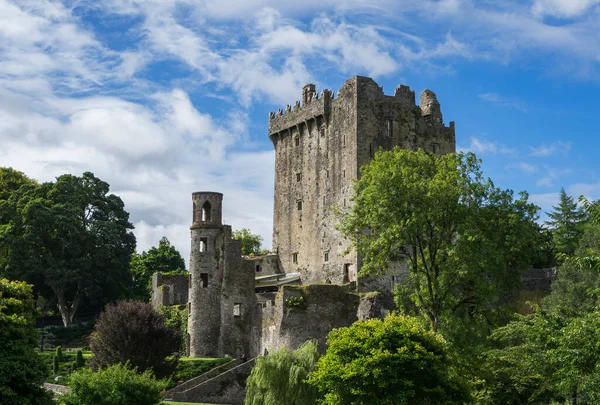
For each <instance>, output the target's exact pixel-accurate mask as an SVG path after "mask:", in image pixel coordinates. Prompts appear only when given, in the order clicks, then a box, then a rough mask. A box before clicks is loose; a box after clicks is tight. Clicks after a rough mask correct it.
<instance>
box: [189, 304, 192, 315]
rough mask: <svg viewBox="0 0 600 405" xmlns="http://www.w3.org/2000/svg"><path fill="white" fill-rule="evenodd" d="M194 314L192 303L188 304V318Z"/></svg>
mask: <svg viewBox="0 0 600 405" xmlns="http://www.w3.org/2000/svg"><path fill="white" fill-rule="evenodd" d="M191 313H192V302H191V301H190V302H188V316H190V314H191Z"/></svg>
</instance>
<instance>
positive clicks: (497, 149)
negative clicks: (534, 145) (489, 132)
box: [458, 137, 517, 156]
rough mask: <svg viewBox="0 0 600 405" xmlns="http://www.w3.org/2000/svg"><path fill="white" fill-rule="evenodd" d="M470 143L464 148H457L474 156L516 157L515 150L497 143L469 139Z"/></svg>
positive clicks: (473, 138)
mask: <svg viewBox="0 0 600 405" xmlns="http://www.w3.org/2000/svg"><path fill="white" fill-rule="evenodd" d="M470 141H471V143H470V145H469V146H466V147H458V149H459V150H463V151H470V152H473V153H475V154H481V155H486V154H493V155H495V154H502V155H513V156H515V155H517V150H516V149H513V148H508V147H506V146H504V145H502V144H500V143H498V142H494V141H488V140H486V139H480V138H476V137H471V139H470Z"/></svg>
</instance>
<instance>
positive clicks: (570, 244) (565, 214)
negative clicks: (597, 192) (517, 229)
mask: <svg viewBox="0 0 600 405" xmlns="http://www.w3.org/2000/svg"><path fill="white" fill-rule="evenodd" d="M546 214H548V217H549V218H550V220H548V221H546V225H548V226H549V227H550V230H551V232H552V236H553V238H554V243H555V245H556V251H557V252H559V253H564V254H567V255H572V254H573V253H574V252H575V249H576V248H577V245H578V243H579V239H580V238H581V235H582V233H583V225H584V224H585V222H586V217H587V215H586V213H585V211H584V210H583V209H582V208H581V207H579V206H578V205H577V202H576V201H575V200H574V199H573V197H571V196H569V195H567V193H566V191H565V189H564V188H561V189H560V201H559V203H558V205H557V206H553V207H552V212H547V213H546Z"/></svg>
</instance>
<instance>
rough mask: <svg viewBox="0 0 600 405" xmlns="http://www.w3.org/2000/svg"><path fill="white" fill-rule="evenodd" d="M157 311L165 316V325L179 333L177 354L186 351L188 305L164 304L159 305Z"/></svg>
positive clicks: (182, 353) (183, 353)
mask: <svg viewBox="0 0 600 405" xmlns="http://www.w3.org/2000/svg"><path fill="white" fill-rule="evenodd" d="M158 312H159V313H160V314H161V315H162V316H163V317H164V318H165V325H166V326H168V327H170V328H173V329H175V330H178V331H179V333H180V334H181V337H182V339H181V345H180V347H179V354H180V355H185V354H186V353H187V339H186V336H187V327H188V322H187V321H188V307H187V305H172V306H168V307H167V306H164V305H161V306H159V308H158Z"/></svg>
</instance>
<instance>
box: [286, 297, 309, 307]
mask: <svg viewBox="0 0 600 405" xmlns="http://www.w3.org/2000/svg"><path fill="white" fill-rule="evenodd" d="M285 306H286V307H288V308H299V309H306V301H304V297H303V296H302V295H298V296H295V295H292V296H290V297H288V298H286V299H285Z"/></svg>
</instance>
